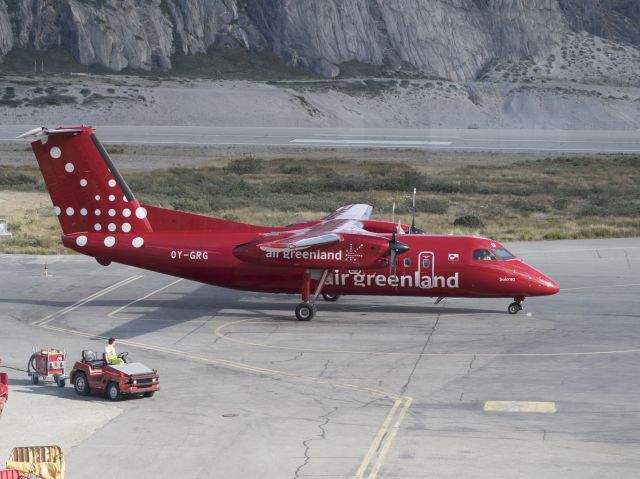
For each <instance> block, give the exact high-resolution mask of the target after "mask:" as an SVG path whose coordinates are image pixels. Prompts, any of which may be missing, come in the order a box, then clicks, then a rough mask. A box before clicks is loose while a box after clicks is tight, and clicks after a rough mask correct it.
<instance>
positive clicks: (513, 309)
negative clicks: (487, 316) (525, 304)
mask: <svg viewBox="0 0 640 479" xmlns="http://www.w3.org/2000/svg"><path fill="white" fill-rule="evenodd" d="M521 310H522V305H521V304H520V303H515V302H514V303H511V304H510V305H509V307H508V308H507V311H509V314H517V313H518V311H521Z"/></svg>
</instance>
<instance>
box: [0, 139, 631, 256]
mask: <svg viewBox="0 0 640 479" xmlns="http://www.w3.org/2000/svg"><path fill="white" fill-rule="evenodd" d="M120 154H125V153H124V152H119V151H116V153H115V155H120ZM115 155H114V156H115ZM317 155H318V153H317V152H316V153H315V156H313V159H301V158H300V157H297V156H292V157H278V158H269V159H262V158H258V157H256V156H242V157H240V158H236V159H229V158H225V159H224V160H221V159H217V160H216V161H214V162H208V163H207V166H201V167H189V168H170V169H164V170H155V171H152V172H150V171H137V172H129V173H127V174H126V175H125V176H126V177H127V180H128V182H129V185H130V186H131V187H132V189H133V191H134V192H135V193H136V196H137V197H138V199H140V200H141V201H142V202H145V203H149V204H155V205H159V206H162V207H167V208H174V209H180V210H188V211H195V212H198V213H203V214H209V215H213V216H219V217H223V218H227V219H231V220H239V221H245V222H249V223H256V224H265V225H286V224H291V223H296V222H299V221H303V220H313V219H318V218H321V217H323V216H325V215H326V214H327V213H329V212H331V211H333V210H334V209H336V208H337V207H339V206H341V205H343V204H347V203H354V202H366V203H370V204H372V205H374V219H380V220H389V221H390V220H391V219H392V218H391V209H392V205H393V203H394V202H395V203H396V221H398V219H401V220H402V221H403V223H405V224H408V223H410V221H411V210H410V206H409V205H410V201H409V197H408V195H409V193H410V191H411V190H412V188H413V187H414V186H415V187H417V188H418V205H419V213H418V216H417V222H416V224H417V226H418V227H420V228H422V229H424V230H425V231H427V232H429V233H441V234H481V235H484V236H488V237H491V238H494V239H496V240H499V241H516V240H543V239H580V238H607V237H625V236H640V188H638V187H637V185H638V184H640V157H638V156H615V155H604V156H601V157H573V158H571V157H561V158H553V159H551V158H546V159H540V160H535V161H534V160H526V161H519V162H517V163H512V164H506V163H501V162H499V164H494V165H488V164H487V163H484V164H479V163H478V162H470V163H467V164H466V165H462V166H461V163H460V162H459V161H455V162H454V164H453V165H452V166H450V167H449V168H446V167H444V166H443V164H442V163H441V161H440V160H441V159H440V158H438V159H437V160H436V162H435V163H436V164H435V165H434V164H433V163H432V162H430V161H429V159H428V158H423V159H420V158H416V159H414V161H413V162H411V161H406V162H403V161H371V160H368V161H362V160H360V159H350V160H344V159H343V158H338V157H336V156H334V155H333V153H332V152H325V157H324V158H319V157H318V156H317ZM37 177H39V172H38V171H37V170H36V169H35V168H26V167H18V166H15V167H13V166H0V217H1V215H2V213H5V214H8V216H9V220H10V223H11V225H10V228H11V229H12V230H13V232H14V233H15V235H14V238H13V239H10V240H6V239H5V240H2V241H1V242H0V251H1V252H12V253H18V252H20V253H61V252H63V251H64V250H63V249H62V247H61V245H60V242H59V235H60V232H59V227H58V226H57V222H56V219H55V217H54V216H53V213H52V212H51V206H50V201H49V199H48V197H47V195H46V194H45V193H44V192H43V187H42V185H41V183H37V184H36V183H34V178H37ZM3 178H4V180H3ZM3 181H4V183H2V182H3ZM3 184H4V185H5V186H4V188H10V189H11V190H13V191H11V192H7V191H4V192H2V188H3V186H2V185H3ZM34 189H35V190H38V189H39V190H40V191H41V192H32V191H33V190H34ZM469 215H470V216H473V217H477V218H478V219H479V220H480V221H481V223H482V224H483V226H482V227H481V228H478V229H473V228H463V227H454V221H455V220H456V219H457V218H460V217H462V216H469Z"/></svg>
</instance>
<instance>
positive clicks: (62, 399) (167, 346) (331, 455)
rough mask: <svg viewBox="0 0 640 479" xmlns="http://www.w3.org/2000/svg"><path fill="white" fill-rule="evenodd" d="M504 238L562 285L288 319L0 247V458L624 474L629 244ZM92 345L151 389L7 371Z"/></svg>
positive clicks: (329, 307)
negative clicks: (144, 369) (29, 449)
mask: <svg viewBox="0 0 640 479" xmlns="http://www.w3.org/2000/svg"><path fill="white" fill-rule="evenodd" d="M508 247H509V249H510V250H511V251H513V252H514V253H515V254H517V255H518V256H520V257H522V258H523V259H524V260H525V261H527V262H528V263H529V264H531V265H532V266H534V267H536V268H538V269H540V270H542V271H544V272H545V273H547V274H548V275H549V276H551V277H552V278H554V279H555V280H556V281H557V282H558V283H559V284H560V286H561V287H562V292H561V293H560V294H558V295H556V296H552V297H546V298H545V297H543V298H535V299H529V300H527V301H526V303H525V311H524V312H523V313H521V314H518V315H517V316H511V315H508V314H506V307H507V304H508V303H509V300H507V299H505V300H471V299H447V300H445V301H444V302H442V303H440V304H438V305H434V304H433V299H431V298H405V299H401V300H399V299H397V298H383V297H344V298H341V299H340V301H338V302H336V303H324V302H322V303H320V304H319V311H318V314H317V316H316V317H315V318H314V319H313V320H312V321H310V322H308V323H303V322H297V321H294V320H292V317H293V313H292V310H293V307H294V306H295V304H296V303H297V301H298V299H297V297H293V296H283V295H262V294H259V295H258V294H252V293H243V292H237V291H230V290H224V289H221V288H215V287H210V286H204V285H201V284H197V283H193V282H190V281H186V280H179V279H177V278H173V277H167V276H163V275H158V274H155V273H150V272H147V271H142V270H138V269H135V268H130V267H125V266H120V265H112V266H109V267H107V268H104V267H101V266H99V265H98V264H97V263H96V262H95V261H94V260H92V259H91V258H86V257H81V256H64V257H32V256H13V255H4V256H0V266H1V270H2V275H3V277H4V278H5V279H6V278H11V280H10V281H4V280H3V283H2V288H1V289H0V318H1V320H2V325H3V330H2V335H1V336H0V355H1V357H2V359H3V360H4V364H5V365H6V366H9V367H10V368H14V369H8V370H7V371H8V372H9V374H10V384H11V389H10V397H9V402H8V403H7V406H6V408H5V411H4V416H3V418H2V421H1V422H0V431H1V432H2V433H1V434H0V461H4V460H5V459H6V456H7V455H8V452H9V449H10V448H11V447H14V446H17V445H25V444H59V445H61V446H62V447H63V449H64V450H65V452H66V454H67V456H66V457H67V474H66V477H67V478H68V479H76V478H84V477H104V475H105V471H109V476H113V477H173V476H176V477H211V478H229V477H247V478H252V477H260V478H273V479H276V478H278V479H280V478H282V477H294V478H303V477H319V476H322V477H329V478H365V477H366V478H421V477H424V478H426V477H429V478H433V477H438V478H444V477H471V478H495V477H512V478H525V477H526V478H530V477H564V478H583V477H599V478H609V477H610V478H632V477H636V475H637V471H638V468H639V467H640V456H638V453H637V451H638V446H639V445H640V415H638V414H637V411H638V406H637V397H638V396H639V395H640V383H638V381H637V364H638V359H639V357H640V321H639V319H640V313H639V312H638V311H639V309H640V240H638V239H616V240H585V241H558V242H545V243H516V244H511V245H508ZM45 262H46V264H47V266H48V271H49V273H50V274H49V276H48V277H45V276H43V274H42V272H43V266H44V264H45ZM109 336H113V337H116V338H117V339H118V343H117V347H118V349H119V351H125V350H128V351H129V352H130V356H131V357H133V358H134V359H136V360H138V361H141V362H143V363H145V364H146V365H148V366H151V367H155V368H157V369H158V370H159V373H160V378H161V379H160V381H161V391H160V392H159V393H158V394H157V395H156V396H155V397H153V398H150V399H134V400H128V401H121V402H118V403H111V402H108V401H107V400H106V399H104V398H102V397H97V396H89V397H86V398H84V397H80V396H77V395H76V394H75V393H74V391H73V389H72V387H69V386H68V387H66V388H65V389H62V390H61V389H59V388H57V387H55V386H53V385H44V386H32V385H31V384H30V383H29V382H28V378H27V377H26V373H24V372H23V371H20V369H24V367H25V365H26V361H27V359H28V357H29V355H30V354H31V351H32V347H33V346H36V345H39V346H55V347H60V348H65V349H67V351H68V352H69V363H70V364H71V363H72V362H73V361H74V360H75V359H77V358H79V356H80V351H81V350H82V349H87V348H93V349H95V350H98V351H101V350H102V349H103V347H104V342H105V338H107V337H109ZM114 457H117V458H118V460H117V461H113V458H114Z"/></svg>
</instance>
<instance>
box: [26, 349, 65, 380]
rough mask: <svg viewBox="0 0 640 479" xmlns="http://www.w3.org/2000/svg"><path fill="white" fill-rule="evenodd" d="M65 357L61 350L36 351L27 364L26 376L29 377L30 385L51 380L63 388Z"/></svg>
mask: <svg viewBox="0 0 640 479" xmlns="http://www.w3.org/2000/svg"><path fill="white" fill-rule="evenodd" d="M65 355H66V352H65V351H63V350H61V349H52V348H49V349H36V350H35V352H34V353H33V354H32V355H31V357H30V358H29V362H28V363H27V374H28V375H29V376H30V377H31V384H38V383H39V382H40V381H46V380H50V379H52V380H53V381H55V383H56V384H57V385H58V386H59V387H61V388H63V387H64V386H65V384H66V382H67V375H66V374H65V364H64V359H65Z"/></svg>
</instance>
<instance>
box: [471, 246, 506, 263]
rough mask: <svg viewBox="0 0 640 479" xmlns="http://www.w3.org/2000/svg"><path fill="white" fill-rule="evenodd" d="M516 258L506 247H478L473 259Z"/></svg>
mask: <svg viewBox="0 0 640 479" xmlns="http://www.w3.org/2000/svg"><path fill="white" fill-rule="evenodd" d="M511 258H515V256H513V255H512V254H511V253H509V252H508V251H507V250H506V249H504V248H493V249H476V250H474V251H473V259H475V260H503V259H511Z"/></svg>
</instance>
